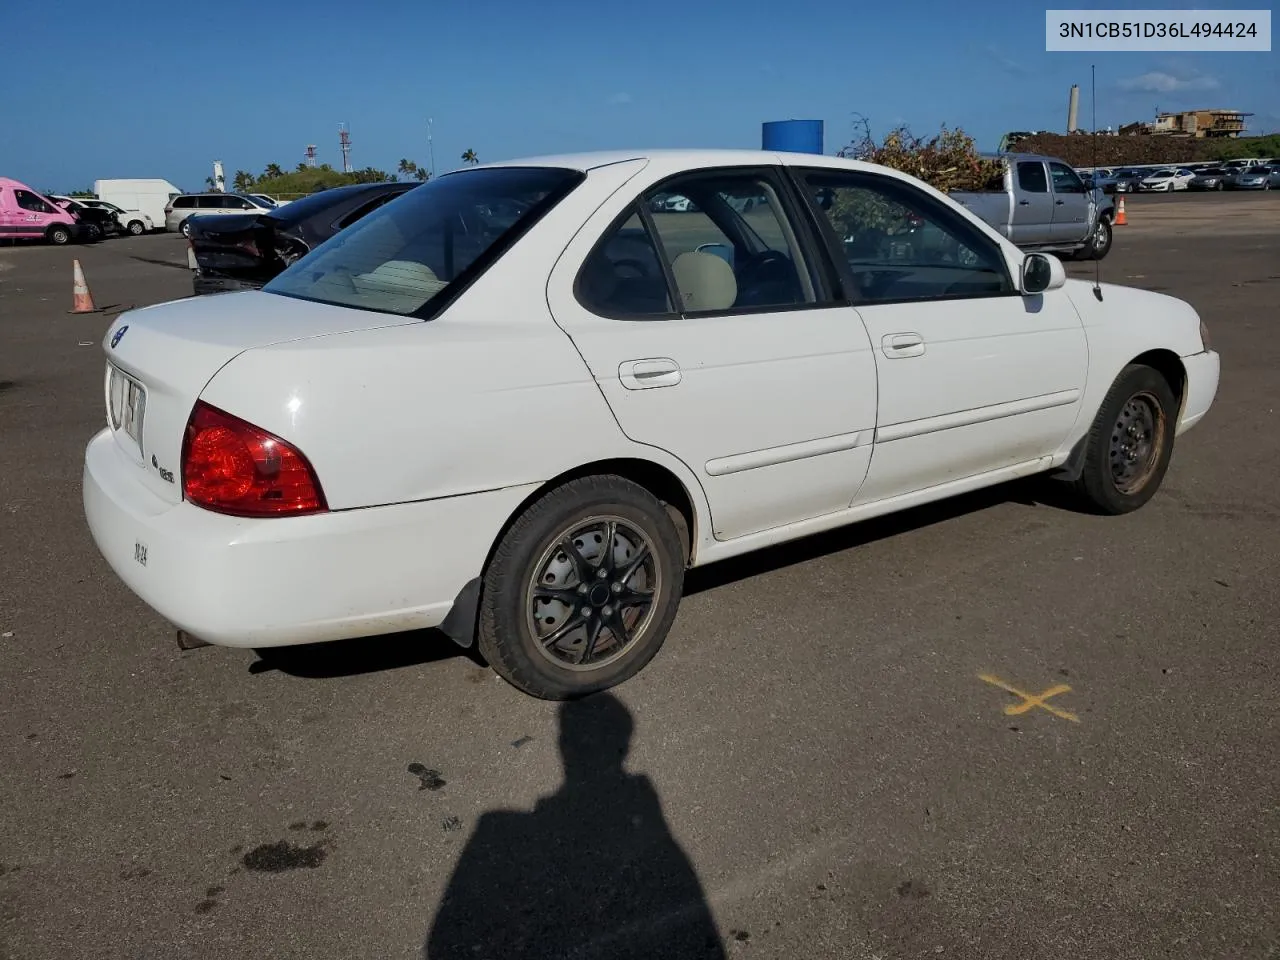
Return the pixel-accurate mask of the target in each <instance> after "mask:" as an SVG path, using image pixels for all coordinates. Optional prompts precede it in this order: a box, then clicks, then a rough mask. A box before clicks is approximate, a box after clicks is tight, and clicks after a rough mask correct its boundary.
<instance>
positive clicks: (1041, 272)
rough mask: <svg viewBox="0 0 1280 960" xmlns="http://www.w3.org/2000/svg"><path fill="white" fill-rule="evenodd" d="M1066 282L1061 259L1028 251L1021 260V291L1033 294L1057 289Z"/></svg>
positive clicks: (1027, 294)
mask: <svg viewBox="0 0 1280 960" xmlns="http://www.w3.org/2000/svg"><path fill="white" fill-rule="evenodd" d="M1066 282H1067V271H1066V268H1065V267H1063V266H1062V261H1061V260H1059V259H1058V258H1057V257H1055V256H1053V255H1052V254H1048V253H1028V254H1027V255H1026V257H1025V258H1024V259H1023V261H1022V293H1023V294H1024V295H1025V296H1034V295H1035V294H1037V293H1044V292H1045V291H1046V290H1057V289H1058V288H1059V287H1061V286H1063V285H1064V284H1065V283H1066Z"/></svg>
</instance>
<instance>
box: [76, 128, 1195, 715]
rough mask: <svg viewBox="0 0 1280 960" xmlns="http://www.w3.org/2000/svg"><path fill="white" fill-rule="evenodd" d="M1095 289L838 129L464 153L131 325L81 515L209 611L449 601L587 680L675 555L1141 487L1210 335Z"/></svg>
mask: <svg viewBox="0 0 1280 960" xmlns="http://www.w3.org/2000/svg"><path fill="white" fill-rule="evenodd" d="M658 193H663V194H666V195H668V196H672V195H674V196H679V197H684V198H686V199H687V200H689V201H690V202H691V205H693V206H696V209H697V211H698V212H685V213H679V214H675V213H653V212H652V211H651V210H650V206H649V204H650V202H651V201H652V198H653V197H654V196H655V195H656V194H658ZM747 196H750V197H760V196H764V197H767V199H768V202H767V203H763V204H757V205H755V206H754V207H753V209H752V210H751V211H750V212H745V213H743V212H739V211H738V210H736V209H735V208H734V202H733V201H735V200H736V199H739V198H742V197H747ZM492 211H499V213H497V214H495V213H493V212H492ZM513 211H514V212H513ZM495 218H496V219H495ZM895 225H896V226H901V227H902V228H903V229H902V230H900V231H896V232H895V233H894V235H893V236H892V237H890V236H887V235H886V234H885V232H884V228H885V227H892V226H895ZM655 236H656V238H658V239H660V241H661V242H660V243H655ZM844 237H850V238H851V239H850V240H849V241H847V242H846V241H842V240H841V239H840V238H844ZM1097 289H1098V291H1099V292H1100V293H1101V299H1099V298H1098V297H1097V296H1095V290H1094V288H1093V286H1092V285H1091V284H1090V283H1087V282H1085V281H1079V280H1067V279H1066V275H1065V272H1064V270H1063V267H1062V264H1061V263H1060V262H1059V261H1058V260H1057V259H1056V258H1055V257H1053V256H1050V255H1045V254H1037V253H1031V254H1026V253H1023V252H1022V251H1021V250H1019V249H1018V248H1017V247H1016V246H1014V245H1013V244H1012V243H1010V242H1008V241H1006V240H1004V239H1003V238H1002V237H1001V236H1000V235H999V234H998V233H997V232H996V231H995V230H993V229H992V228H991V227H989V226H987V225H986V224H985V223H983V222H982V221H981V220H979V219H977V218H975V217H974V216H972V215H970V214H969V213H967V212H966V211H965V210H964V208H962V207H961V206H959V205H958V204H957V203H955V202H953V201H951V200H950V199H948V198H947V197H946V196H944V195H943V194H941V193H939V192H938V191H936V190H934V189H932V188H930V187H928V186H925V185H924V184H922V183H921V182H919V181H917V180H915V179H912V178H910V177H908V176H906V175H903V174H900V173H898V172H896V171H893V170H889V169H885V168H882V167H877V166H872V165H868V164H864V163H859V162H855V161H851V160H844V159H840V158H836V157H826V156H808V155H785V154H776V153H766V152H756V151H751V152H747V151H743V152H736V151H725V152H715V151H710V152H701V151H698V152H694V151H656V152H653V153H647V154H644V155H636V154H631V153H612V154H586V155H578V156H565V157H552V158H542V159H534V160H525V161H519V162H511V163H508V164H495V165H487V166H479V167H473V168H470V169H464V170H460V171H457V172H454V173H450V174H447V175H445V176H441V177H439V178H436V179H433V180H431V181H429V182H428V183H426V184H424V185H422V186H421V187H418V188H417V189H415V190H412V191H409V192H408V193H406V194H404V195H403V196H402V197H400V198H398V199H396V200H393V201H392V202H390V203H388V204H386V205H385V206H383V207H381V208H379V209H378V210H375V211H374V212H372V213H370V214H369V215H368V216H367V217H365V218H364V219H362V220H361V221H360V222H359V223H357V224H355V225H353V226H351V227H350V228H348V229H347V230H344V231H343V232H342V233H340V234H338V235H337V236H336V237H334V238H333V239H331V240H329V241H328V242H326V243H324V244H322V245H321V246H319V247H318V248H316V249H315V250H314V251H312V252H311V253H310V254H308V255H307V256H305V257H303V258H302V259H300V260H298V261H297V262H296V263H294V264H293V265H292V266H290V267H289V268H288V269H286V270H285V271H284V272H283V273H281V274H280V275H279V276H277V277H276V278H275V279H274V280H272V281H271V282H270V283H268V284H267V285H266V287H265V288H264V290H262V291H252V292H244V293H231V294H226V295H223V296H217V297H201V298H195V299H189V300H179V301H174V302H171V303H165V304H161V305H158V306H153V307H148V308H145V309H141V310H134V311H131V312H129V313H126V314H123V315H121V316H120V317H118V318H116V320H115V321H114V322H113V323H112V325H111V327H110V329H109V330H108V331H107V334H106V337H105V340H104V346H103V349H104V352H105V354H106V360H107V363H106V397H107V411H106V416H107V422H108V425H107V426H106V428H105V429H103V430H102V431H101V432H100V433H99V434H98V435H97V436H95V437H94V438H93V439H92V441H91V442H90V443H89V445H88V449H87V451H86V455H85V468H84V510H85V514H86V517H87V519H88V524H89V528H90V530H91V531H92V534H93V537H94V540H95V541H96V543H97V545H98V547H99V549H100V550H101V552H102V554H103V555H104V556H105V557H106V559H107V561H108V562H109V563H110V565H111V567H112V568H113V569H114V570H115V571H116V573H117V574H118V575H119V576H120V577H121V578H122V579H123V580H124V582H125V583H126V584H127V585H128V586H129V587H130V588H131V589H132V590H133V591H134V592H136V593H137V594H138V596H140V597H141V598H142V599H143V600H144V601H146V602H147V603H148V604H149V605H151V606H152V607H153V608H154V609H155V610H157V611H158V612H159V613H160V614H162V615H163V616H165V617H166V618H168V619H169V620H170V621H172V622H173V623H174V624H176V625H177V626H178V627H179V628H180V629H181V630H183V631H186V632H187V634H189V635H190V636H192V637H195V638H198V639H200V640H203V641H206V642H211V643H214V644H220V645H225V646H232V647H254V648H259V649H265V648H270V647H274V646H280V645H286V644H297V643H305V642H311V641H322V640H331V639H336V638H343V637H357V636H367V635H370V634H378V633H386V632H390V631H397V630H404V629H409V628H419V627H436V626H439V627H440V628H441V629H442V631H443V632H444V633H446V634H448V635H449V636H452V637H453V638H454V639H455V640H456V641H457V642H458V643H460V644H462V645H463V646H469V645H471V644H472V643H473V642H478V644H479V647H480V650H481V652H482V653H483V654H484V656H485V657H486V659H487V660H488V662H489V663H490V664H492V665H493V667H494V669H495V670H496V671H497V672H498V673H499V674H501V675H502V676H503V677H505V678H506V679H507V680H509V681H510V682H511V683H513V684H514V685H516V686H517V687H519V688H520V689H522V690H524V691H526V692H528V693H530V694H532V695H535V696H538V697H544V698H552V699H554V698H564V697H571V696H577V695H581V694H584V693H587V692H590V691H594V690H599V689H603V688H606V687H610V686H612V685H614V684H617V683H619V682H621V681H623V680H625V679H626V678H628V677H630V676H632V675H633V674H635V673H636V672H637V671H639V670H640V669H641V668H642V667H643V666H644V665H645V664H646V663H647V662H648V661H649V660H650V659H651V658H652V657H653V656H654V655H655V654H656V653H657V651H658V649H659V647H660V646H661V645H662V643H663V640H664V638H665V637H666V635H667V632H668V630H669V629H670V627H671V624H672V621H673V620H674V618H675V616H676V608H677V604H678V603H679V600H680V595H681V589H682V584H683V581H684V575H685V570H686V568H689V567H695V566H701V565H704V564H708V563H712V562H714V561H717V560H723V559H726V558H728V557H732V556H734V555H737V554H744V553H748V552H750V551H754V550H758V549H760V548H762V547H768V546H771V545H773V544H777V543H781V542H783V541H787V540H791V539H794V538H797V537H802V536H805V535H807V534H812V533H817V532H819V531H821V530H827V529H830V528H833V527H838V526H841V525H844V524H848V523H852V522H854V521H858V520H863V519H866V518H869V517H874V516H878V515H881V514H887V513H891V512H894V511H897V510H903V509H906V508H909V507H913V506H916V505H919V504H922V503H926V502H929V501H934V500H940V499H942V498H945V497H950V496H954V495H956V494H961V493H964V492H966V491H970V490H974V489H977V488H980V487H985V486H988V485H990V484H996V483H1000V482H1001V481H1006V480H1011V479H1013V478H1015V477H1023V476H1027V475H1030V474H1041V473H1054V474H1056V475H1057V476H1059V477H1060V478H1061V479H1063V480H1065V481H1069V482H1070V483H1071V484H1072V485H1073V486H1074V489H1075V490H1076V491H1078V493H1079V495H1080V497H1081V498H1082V502H1084V503H1086V504H1088V505H1090V506H1091V507H1092V508H1093V509H1096V510H1098V511H1101V512H1104V513H1110V514H1120V513H1124V512H1126V511H1130V510H1134V509H1136V508H1138V507H1140V506H1141V505H1143V504H1144V503H1146V502H1147V501H1148V500H1149V499H1150V498H1151V497H1152V496H1153V495H1154V494H1155V492H1156V490H1157V488H1158V487H1159V486H1160V483H1161V480H1162V478H1163V477H1164V475H1165V471H1166V470H1167V469H1168V466H1169V462H1170V457H1171V455H1172V453H1173V449H1174V440H1175V437H1176V436H1178V435H1180V434H1181V433H1183V431H1185V430H1187V429H1188V428H1189V427H1192V426H1193V425H1195V424H1196V423H1198V422H1199V421H1200V419H1201V418H1202V417H1203V416H1204V415H1205V413H1206V411H1208V410H1209V408H1210V405H1211V404H1212V402H1213V400H1214V397H1215V395H1216V392H1217V388H1218V376H1219V360H1218V354H1217V353H1215V352H1214V351H1213V350H1211V349H1210V347H1209V343H1208V338H1207V335H1206V331H1205V327H1204V325H1203V324H1202V323H1201V321H1200V318H1199V316H1198V315H1197V313H1196V311H1195V310H1194V309H1193V308H1192V307H1191V306H1190V305H1188V304H1187V303H1184V302H1183V301H1181V300H1177V299H1174V298H1172V297H1169V296H1165V295H1162V294H1157V293H1151V292H1146V291H1141V290H1137V289H1132V288H1128V287H1122V286H1114V285H1102V286H1101V287H1099V288H1097ZM1117 535H1118V536H1127V534H1123V533H1118V534H1117ZM863 587H866V588H873V587H872V585H866V584H864V585H863ZM796 602H797V603H798V604H803V603H804V600H803V598H797V601H796Z"/></svg>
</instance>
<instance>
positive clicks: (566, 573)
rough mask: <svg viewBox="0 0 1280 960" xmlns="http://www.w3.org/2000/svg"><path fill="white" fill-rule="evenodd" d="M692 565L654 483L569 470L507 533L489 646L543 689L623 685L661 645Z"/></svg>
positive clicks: (506, 668)
mask: <svg viewBox="0 0 1280 960" xmlns="http://www.w3.org/2000/svg"><path fill="white" fill-rule="evenodd" d="M684 571H685V563H684V552H683V550H682V548H681V540H680V535H679V532H678V531H677V530H676V525H675V523H674V522H673V520H672V518H671V516H670V515H669V514H668V513H667V511H666V508H665V506H664V505H663V503H662V502H661V501H659V500H658V499H657V498H656V497H654V496H653V494H651V493H649V491H648V490H646V489H644V488H643V487H641V486H639V485H638V484H635V483H632V482H631V481H630V480H627V479H625V478H623V477H618V476H593V477H583V478H581V479H578V480H572V481H570V482H568V483H566V484H565V485H563V486H561V487H557V488H556V489H554V490H552V491H550V492H549V493H547V494H546V495H545V496H544V497H542V498H541V499H540V500H537V501H535V502H534V503H533V504H532V505H530V506H529V508H528V509H527V510H525V512H524V513H523V514H521V515H520V516H519V517H518V518H517V519H516V521H515V523H513V524H512V526H511V528H510V529H509V530H508V531H507V532H506V534H505V535H504V536H503V537H502V540H501V541H500V542H499V544H498V547H497V549H496V550H495V552H494V555H493V559H492V560H491V561H490V563H489V567H488V569H487V570H486V571H485V575H484V580H483V587H482V589H481V596H480V616H479V636H478V640H479V648H480V653H481V655H482V656H483V657H484V658H485V659H486V660H487V661H488V662H489V664H490V665H491V666H492V667H493V669H494V670H495V671H496V672H497V673H498V674H499V675H500V676H501V677H502V678H503V679H505V680H507V681H508V682H509V683H511V684H512V685H513V686H515V687H516V688H517V689H519V690H522V691H524V692H525V693H527V694H529V695H531V696H534V697H538V698H539V699H543V700H569V699H574V698H577V697H583V696H586V695H588V694H591V693H596V692H598V691H600V690H605V689H608V688H609V687H613V686H616V685H617V684H619V683H622V682H623V681H624V680H627V679H629V678H630V677H632V676H634V675H635V674H637V673H639V672H640V670H641V669H643V668H644V666H645V665H646V664H647V663H648V662H649V661H650V660H652V659H653V657H654V656H655V655H656V654H657V652H658V650H659V649H660V648H661V646H662V644H663V641H664V640H665V639H666V637H667V633H668V631H669V630H670V629H671V624H672V622H673V621H674V620H675V615H676V608H677V607H678V606H679V603H680V594H681V590H682V589H683V586H684Z"/></svg>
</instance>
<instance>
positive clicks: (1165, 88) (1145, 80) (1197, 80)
mask: <svg viewBox="0 0 1280 960" xmlns="http://www.w3.org/2000/svg"><path fill="white" fill-rule="evenodd" d="M1220 86H1221V84H1220V83H1219V82H1218V78H1217V77H1209V76H1187V77H1175V76H1174V75H1173V74H1171V73H1163V72H1162V71H1159V70H1153V71H1151V72H1150V73H1144V74H1142V76H1140V77H1127V78H1126V79H1124V80H1121V81H1120V83H1119V87H1120V89H1121V90H1126V91H1128V92H1130V93H1181V92H1184V91H1186V92H1193V91H1197V90H1217V89H1218V88H1219V87H1220Z"/></svg>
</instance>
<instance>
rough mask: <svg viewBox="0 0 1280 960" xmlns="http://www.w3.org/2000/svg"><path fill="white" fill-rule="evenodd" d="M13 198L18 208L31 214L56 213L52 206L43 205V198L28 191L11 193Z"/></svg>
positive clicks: (16, 190)
mask: <svg viewBox="0 0 1280 960" xmlns="http://www.w3.org/2000/svg"><path fill="white" fill-rule="evenodd" d="M13 198H14V199H15V200H16V201H17V202H18V206H19V207H21V208H22V209H23V210H30V211H31V212H32V213H57V212H58V211H57V210H55V209H54V208H53V207H52V206H50V205H49V204H48V203H45V201H44V200H43V198H41V197H39V196H37V195H36V194H34V193H32V192H31V191H30V190H18V189H15V190H14V191H13Z"/></svg>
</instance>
